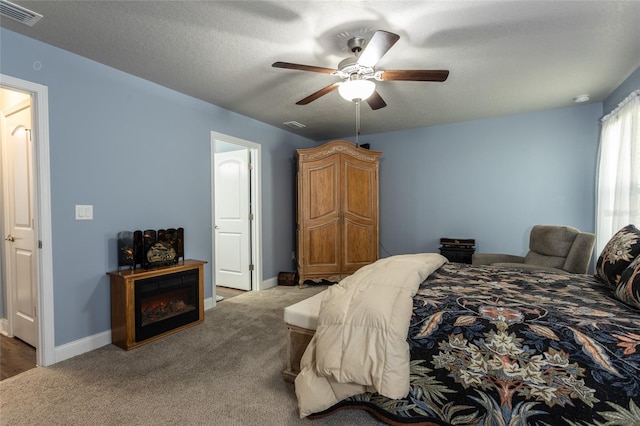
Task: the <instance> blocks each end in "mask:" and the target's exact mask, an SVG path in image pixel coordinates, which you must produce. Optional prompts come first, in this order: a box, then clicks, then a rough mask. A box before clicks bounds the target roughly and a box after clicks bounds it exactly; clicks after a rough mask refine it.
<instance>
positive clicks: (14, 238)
mask: <svg viewBox="0 0 640 426" xmlns="http://www.w3.org/2000/svg"><path fill="white" fill-rule="evenodd" d="M5 240H7V241H10V242H14V241H15V240H16V237H14V236H13V235H11V234H9V235H7V238H5Z"/></svg>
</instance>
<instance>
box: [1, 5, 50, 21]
mask: <svg viewBox="0 0 640 426" xmlns="http://www.w3.org/2000/svg"><path fill="white" fill-rule="evenodd" d="M0 17H3V18H9V19H13V20H14V21H18V22H21V23H23V24H25V25H28V26H30V27H32V26H34V25H35V23H36V22H38V21H39V20H40V19H41V18H42V15H40V14H39V13H36V12H33V11H31V10H29V9H25V8H24V7H22V6H18V5H17V4H14V3H11V2H9V1H7V0H0Z"/></svg>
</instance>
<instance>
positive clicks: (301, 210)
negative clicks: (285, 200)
mask: <svg viewBox="0 0 640 426" xmlns="http://www.w3.org/2000/svg"><path fill="white" fill-rule="evenodd" d="M380 154H381V152H379V151H370V150H368V149H364V148H360V147H357V146H356V145H355V144H354V143H352V142H348V141H341V140H337V141H332V142H328V143H326V144H324V145H322V146H319V147H317V148H309V149H298V150H296V160H297V164H298V171H297V224H296V225H297V226H296V233H297V235H296V238H297V262H298V274H299V276H300V281H299V282H300V284H302V283H304V281H305V280H307V279H312V280H316V281H318V280H322V279H326V280H329V281H339V280H340V279H342V278H344V277H345V276H347V275H350V274H352V273H353V272H355V271H357V270H358V269H359V268H361V267H363V266H365V265H368V264H370V263H373V262H375V261H376V260H377V259H378V209H379V208H378V192H379V188H378V166H379V163H380Z"/></svg>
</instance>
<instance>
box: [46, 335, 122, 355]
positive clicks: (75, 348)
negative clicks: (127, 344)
mask: <svg viewBox="0 0 640 426" xmlns="http://www.w3.org/2000/svg"><path fill="white" fill-rule="evenodd" d="M110 343H111V330H108V331H103V332H102V333H98V334H94V335H93V336H88V337H85V338H82V339H78V340H74V341H73V342H69V343H66V344H64V345H61V346H56V348H55V349H54V361H53V363H56V362H60V361H64V360H65V359H69V358H73V357H74V356H77V355H81V354H83V353H85V352H89V351H92V350H94V349H98V348H101V347H103V346H105V345H108V344H110Z"/></svg>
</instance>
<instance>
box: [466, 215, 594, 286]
mask: <svg viewBox="0 0 640 426" xmlns="http://www.w3.org/2000/svg"><path fill="white" fill-rule="evenodd" d="M595 243H596V236H595V234H591V233H588V232H580V231H579V230H578V229H576V228H573V227H571V226H554V225H535V226H534V227H533V229H531V235H530V237H529V252H528V253H527V255H526V256H516V255H511V254H496V253H476V254H474V255H473V256H472V259H471V263H472V264H474V265H496V266H503V267H512V268H520V269H547V270H554V271H564V272H570V273H573V274H586V273H587V270H588V269H589V263H590V262H591V256H592V254H593V247H594V245H595Z"/></svg>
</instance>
